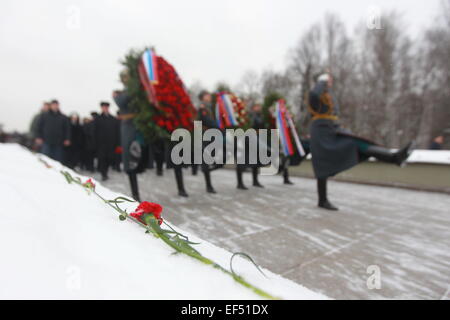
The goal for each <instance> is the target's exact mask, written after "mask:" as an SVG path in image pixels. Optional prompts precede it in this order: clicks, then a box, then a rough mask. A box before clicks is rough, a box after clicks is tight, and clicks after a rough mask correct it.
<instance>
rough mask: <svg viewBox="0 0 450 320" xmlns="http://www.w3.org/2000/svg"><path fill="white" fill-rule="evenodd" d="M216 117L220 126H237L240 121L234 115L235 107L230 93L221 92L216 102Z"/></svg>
mask: <svg viewBox="0 0 450 320" xmlns="http://www.w3.org/2000/svg"><path fill="white" fill-rule="evenodd" d="M216 119H217V125H218V126H219V128H225V127H233V126H237V125H238V122H237V120H236V117H235V116H234V107H233V102H232V101H231V97H230V95H229V94H228V93H219V94H218V95H217V103H216Z"/></svg>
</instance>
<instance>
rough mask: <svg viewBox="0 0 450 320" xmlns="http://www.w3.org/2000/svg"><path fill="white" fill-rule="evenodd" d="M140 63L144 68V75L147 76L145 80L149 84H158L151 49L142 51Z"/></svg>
mask: <svg viewBox="0 0 450 320" xmlns="http://www.w3.org/2000/svg"><path fill="white" fill-rule="evenodd" d="M142 62H143V64H144V67H145V73H146V74H147V78H148V80H149V82H150V83H151V84H154V83H157V82H158V70H157V66H158V65H157V63H156V55H155V52H153V50H151V49H147V50H145V51H144V54H143V55H142Z"/></svg>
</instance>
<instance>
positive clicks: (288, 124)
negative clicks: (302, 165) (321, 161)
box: [275, 99, 305, 156]
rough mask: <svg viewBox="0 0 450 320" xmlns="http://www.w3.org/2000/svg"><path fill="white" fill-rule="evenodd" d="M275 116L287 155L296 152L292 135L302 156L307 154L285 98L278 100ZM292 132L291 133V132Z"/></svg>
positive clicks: (282, 146)
mask: <svg viewBox="0 0 450 320" xmlns="http://www.w3.org/2000/svg"><path fill="white" fill-rule="evenodd" d="M275 118H276V123H277V129H278V130H279V133H280V141H281V149H282V151H283V154H284V155H286V156H292V155H293V154H294V153H295V149H294V145H293V143H292V139H291V135H292V137H294V141H295V145H296V147H297V150H298V152H299V154H300V156H304V155H305V150H304V149H303V146H302V144H301V142H300V139H299V137H298V134H297V130H296V129H295V125H294V122H293V121H292V118H291V116H290V114H289V112H288V111H287V109H286V105H285V102H284V100H283V99H280V100H278V101H277V103H276V106H275ZM289 133H290V134H289Z"/></svg>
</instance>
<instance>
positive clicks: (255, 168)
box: [252, 167, 264, 188]
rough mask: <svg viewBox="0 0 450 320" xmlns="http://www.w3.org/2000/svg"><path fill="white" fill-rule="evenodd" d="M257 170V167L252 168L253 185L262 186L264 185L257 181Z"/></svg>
mask: <svg viewBox="0 0 450 320" xmlns="http://www.w3.org/2000/svg"><path fill="white" fill-rule="evenodd" d="M258 170H259V169H258V168H257V167H253V168H252V177H253V186H254V187H256V188H264V186H263V185H262V184H261V183H259V180H258Z"/></svg>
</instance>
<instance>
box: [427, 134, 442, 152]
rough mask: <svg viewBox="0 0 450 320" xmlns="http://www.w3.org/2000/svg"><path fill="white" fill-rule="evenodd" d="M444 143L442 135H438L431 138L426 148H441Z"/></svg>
mask: <svg viewBox="0 0 450 320" xmlns="http://www.w3.org/2000/svg"><path fill="white" fill-rule="evenodd" d="M443 145H444V136H443V135H440V136H437V137H436V138H434V139H433V141H432V142H431V144H430V147H429V148H428V149H430V150H442V146H443Z"/></svg>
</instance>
